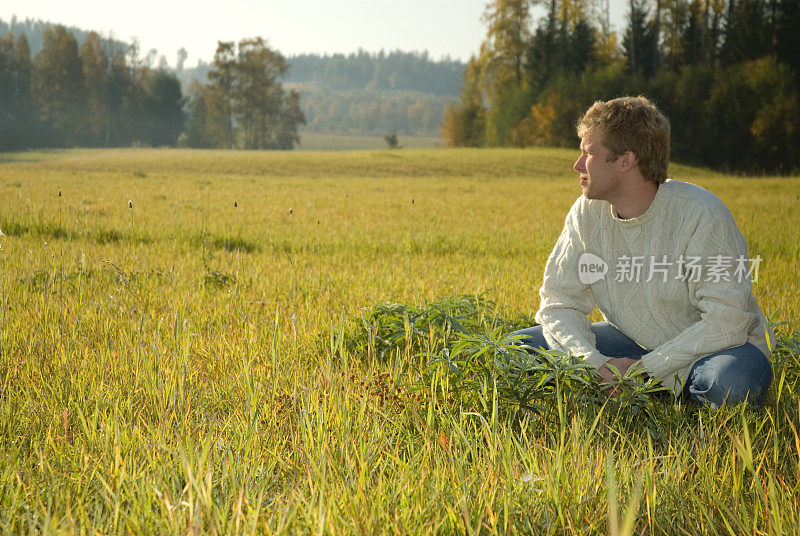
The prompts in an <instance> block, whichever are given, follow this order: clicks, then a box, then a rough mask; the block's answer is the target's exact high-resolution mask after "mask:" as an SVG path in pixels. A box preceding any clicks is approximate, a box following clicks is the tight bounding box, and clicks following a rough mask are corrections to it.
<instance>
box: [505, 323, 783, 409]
mask: <svg viewBox="0 0 800 536" xmlns="http://www.w3.org/2000/svg"><path fill="white" fill-rule="evenodd" d="M592 332H593V333H594V335H595V338H596V347H597V350H598V351H599V352H600V353H601V354H603V355H605V356H608V357H629V358H631V359H639V358H641V357H642V356H643V355H644V354H646V353H647V352H648V351H649V350H647V349H646V348H642V347H641V346H639V345H638V344H636V343H635V342H634V341H633V340H631V339H630V338H629V337H628V336H627V335H625V334H624V333H622V332H621V331H620V330H618V329H617V328H616V327H614V326H613V325H612V324H610V323H609V322H595V323H594V324H592ZM512 335H524V337H523V338H522V339H520V342H521V343H523V344H527V345H529V346H532V347H533V348H539V347H540V346H541V347H542V348H549V346H548V344H547V341H546V340H545V338H544V335H543V334H542V326H533V327H531V328H527V329H521V330H519V331H515V332H514V333H512ZM770 383H772V365H771V364H770V362H769V360H768V359H767V357H766V356H765V355H764V354H763V353H762V352H761V350H759V349H758V348H756V347H755V346H753V345H752V344H750V343H749V342H748V343H745V344H744V345H742V346H739V347H737V348H731V349H729V350H723V351H721V352H717V353H716V354H711V355H709V356H706V357H704V358H702V359H700V360H699V361H697V362H696V363H695V364H694V366H692V370H691V372H689V378H688V380H687V382H686V385H684V388H683V396H684V397H685V398H688V399H690V400H694V401H695V402H697V403H699V404H710V405H711V407H712V408H716V407H719V406H721V405H723V404H725V403H727V404H736V403H739V402H743V401H745V400H747V401H749V402H751V403H755V404H761V403H762V402H763V401H764V396H765V395H766V393H767V389H769V385H770Z"/></svg>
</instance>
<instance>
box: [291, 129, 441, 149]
mask: <svg viewBox="0 0 800 536" xmlns="http://www.w3.org/2000/svg"><path fill="white" fill-rule="evenodd" d="M387 134H388V132H387ZM398 145H399V146H400V147H401V148H409V149H433V148H435V147H444V140H443V139H442V138H436V137H431V136H402V135H401V136H398ZM386 148H387V145H386V140H384V139H383V136H351V135H349V134H320V133H317V132H300V145H299V149H300V150H303V151H353V150H381V149H386Z"/></svg>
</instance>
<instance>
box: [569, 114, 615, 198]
mask: <svg viewBox="0 0 800 536" xmlns="http://www.w3.org/2000/svg"><path fill="white" fill-rule="evenodd" d="M608 155H609V152H608V149H606V148H605V147H604V146H603V143H602V142H601V141H600V134H599V133H598V132H594V131H592V130H590V131H588V132H586V133H585V134H584V136H583V138H581V156H580V157H579V158H578V160H577V161H576V162H575V165H574V166H572V167H573V168H574V169H575V171H577V172H578V173H580V185H581V188H583V195H585V196H586V197H587V198H588V199H603V200H605V201H609V202H613V199H615V198H616V197H617V196H618V195H619V193H620V192H619V190H620V188H621V181H620V178H619V176H620V174H619V171H620V170H619V169H618V164H619V161H620V158H617V159H615V160H613V161H611V162H609V161H608Z"/></svg>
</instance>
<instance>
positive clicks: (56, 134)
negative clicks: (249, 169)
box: [0, 26, 305, 151]
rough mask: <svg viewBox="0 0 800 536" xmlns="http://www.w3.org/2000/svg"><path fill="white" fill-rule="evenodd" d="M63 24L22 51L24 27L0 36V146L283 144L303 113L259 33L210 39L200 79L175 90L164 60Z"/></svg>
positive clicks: (293, 137)
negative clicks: (208, 60)
mask: <svg viewBox="0 0 800 536" xmlns="http://www.w3.org/2000/svg"><path fill="white" fill-rule="evenodd" d="M153 60H154V54H153V53H150V54H148V55H147V56H145V57H142V56H141V55H140V53H139V46H138V43H137V42H135V41H134V42H133V43H132V44H131V45H127V46H121V44H120V43H119V42H115V41H112V40H104V39H101V38H100V37H99V36H98V34H97V33H95V32H90V33H88V34H87V35H86V36H85V38H84V40H83V44H82V45H80V46H78V42H77V40H76V38H75V36H74V35H73V33H72V32H70V31H68V30H67V29H66V28H65V27H64V26H51V27H48V28H46V29H45V30H44V32H43V34H42V44H41V49H40V51H39V52H38V53H36V54H35V55H32V54H31V49H30V45H29V43H28V40H27V37H26V35H25V34H24V33H21V34H19V35H18V36H17V37H16V39H15V38H14V37H13V35H12V34H11V33H9V34H8V35H7V36H6V37H3V38H0V151H4V150H18V149H26V148H33V147H78V146H80V147H120V146H136V145H141V146H152V147H159V146H174V145H182V146H189V147H220V148H244V149H273V148H274V149H290V148H292V147H293V146H294V145H295V144H296V143H297V142H298V141H299V136H298V134H297V125H298V124H301V123H303V122H304V121H305V119H304V117H303V113H302V111H301V110H300V106H299V99H300V97H299V94H298V93H297V92H296V91H289V92H286V91H284V89H283V86H282V84H281V82H280V79H281V78H282V77H284V76H285V75H286V72H287V70H288V65H287V63H286V61H285V60H284V58H283V57H282V56H281V55H280V54H279V53H278V52H277V51H275V50H272V49H270V48H269V47H268V46H267V45H266V42H265V41H264V40H263V39H261V38H254V39H244V40H242V41H240V42H239V43H238V44H234V43H229V42H228V43H219V47H218V49H217V53H216V55H215V59H214V68H213V69H211V70H210V71H209V73H208V77H207V78H208V80H207V82H206V83H199V82H198V83H195V84H194V85H193V86H192V87H191V88H190V91H189V94H188V96H184V94H183V90H182V87H181V83H180V81H179V80H178V78H177V77H176V75H175V73H174V72H173V71H171V70H170V69H168V67H167V66H166V62H165V60H163V58H162V60H161V61H160V62H159V65H158V66H157V67H155V66H154V65H153Z"/></svg>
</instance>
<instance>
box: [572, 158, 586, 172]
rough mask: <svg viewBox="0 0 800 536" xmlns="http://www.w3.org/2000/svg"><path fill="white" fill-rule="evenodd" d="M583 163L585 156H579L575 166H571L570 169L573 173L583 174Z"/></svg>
mask: <svg viewBox="0 0 800 536" xmlns="http://www.w3.org/2000/svg"><path fill="white" fill-rule="evenodd" d="M585 161H586V156H585V155H581V156H580V157H579V158H578V159H577V160H576V161H575V165H574V166H572V169H574V170H575V171H577V172H579V173H580V172H583V171H585V168H584V165H583V163H584V162H585Z"/></svg>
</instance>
